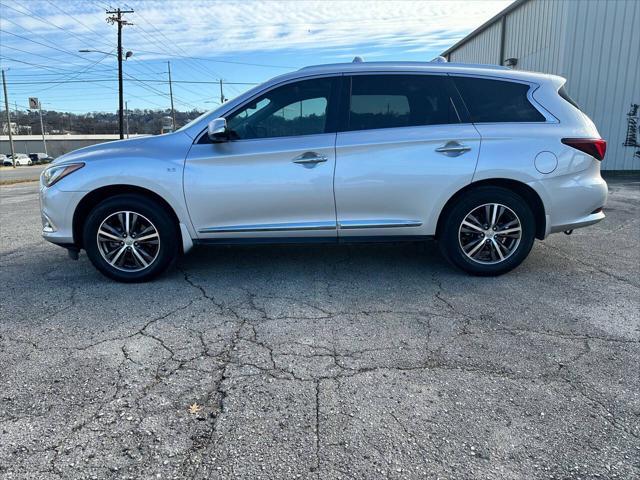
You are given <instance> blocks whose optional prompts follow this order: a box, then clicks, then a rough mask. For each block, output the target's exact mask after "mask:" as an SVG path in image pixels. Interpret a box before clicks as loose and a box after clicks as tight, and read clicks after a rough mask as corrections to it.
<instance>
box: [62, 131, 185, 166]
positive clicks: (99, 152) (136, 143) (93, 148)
mask: <svg viewBox="0 0 640 480" xmlns="http://www.w3.org/2000/svg"><path fill="white" fill-rule="evenodd" d="M185 138H188V137H187V136H186V135H185V134H183V133H180V132H174V133H169V134H165V135H149V136H145V137H136V138H130V139H127V140H115V141H108V142H103V143H97V144H95V145H90V146H88V147H83V148H79V149H77V150H73V151H72V152H69V153H65V154H64V155H61V156H59V157H58V158H56V159H55V160H54V161H53V162H52V165H55V164H60V163H68V162H75V161H82V162H87V161H89V162H90V161H92V160H101V159H104V158H109V159H118V158H121V159H131V158H132V157H136V156H144V152H145V150H148V149H150V148H163V145H167V146H168V145H169V144H175V143H176V142H178V141H183V140H185Z"/></svg>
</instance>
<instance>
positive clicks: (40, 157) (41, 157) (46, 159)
mask: <svg viewBox="0 0 640 480" xmlns="http://www.w3.org/2000/svg"><path fill="white" fill-rule="evenodd" d="M29 158H30V159H31V161H32V162H33V164H34V165H39V164H42V163H51V162H52V161H53V158H51V157H50V156H49V155H47V154H46V153H43V152H38V153H30V154H29Z"/></svg>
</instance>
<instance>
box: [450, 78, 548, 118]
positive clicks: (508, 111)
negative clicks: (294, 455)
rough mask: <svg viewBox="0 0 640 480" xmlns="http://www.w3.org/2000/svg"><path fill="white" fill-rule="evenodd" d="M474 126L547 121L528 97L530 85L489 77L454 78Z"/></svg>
mask: <svg viewBox="0 0 640 480" xmlns="http://www.w3.org/2000/svg"><path fill="white" fill-rule="evenodd" d="M453 79H454V82H455V84H456V87H458V90H459V91H460V94H461V95H462V98H463V100H464V102H465V103H466V105H467V108H468V109H469V113H470V114H471V121H472V122H474V123H496V122H499V123H502V122H544V121H545V120H546V118H545V117H544V115H542V114H541V113H540V112H539V111H538V110H536V108H535V107H534V106H533V105H531V102H530V101H529V99H528V98H527V93H528V92H529V88H530V87H529V85H526V84H524V83H516V82H509V81H505V80H490V79H486V78H473V77H453Z"/></svg>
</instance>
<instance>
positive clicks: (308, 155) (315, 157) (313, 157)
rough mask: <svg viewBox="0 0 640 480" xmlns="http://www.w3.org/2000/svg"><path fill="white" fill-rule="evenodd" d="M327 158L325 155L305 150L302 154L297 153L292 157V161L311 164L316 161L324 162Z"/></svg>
mask: <svg viewBox="0 0 640 480" xmlns="http://www.w3.org/2000/svg"><path fill="white" fill-rule="evenodd" d="M327 160H329V159H328V158H327V157H326V155H320V154H319V153H316V152H305V153H303V154H302V155H298V156H297V157H296V158H294V159H293V163H299V164H302V165H309V166H313V165H315V164H317V163H322V162H326V161H327Z"/></svg>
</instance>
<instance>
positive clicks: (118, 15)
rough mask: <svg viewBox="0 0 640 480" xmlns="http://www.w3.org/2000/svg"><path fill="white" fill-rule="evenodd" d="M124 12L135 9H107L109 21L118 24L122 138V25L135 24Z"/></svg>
mask: <svg viewBox="0 0 640 480" xmlns="http://www.w3.org/2000/svg"><path fill="white" fill-rule="evenodd" d="M124 13H133V10H120V9H119V8H118V9H117V10H110V11H107V15H111V17H108V18H107V22H109V23H111V24H113V23H117V24H118V90H119V112H118V126H119V129H120V139H123V138H124V94H123V91H122V26H123V25H133V23H129V22H127V21H126V20H125V19H124V18H122V15H123V14H124Z"/></svg>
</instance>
